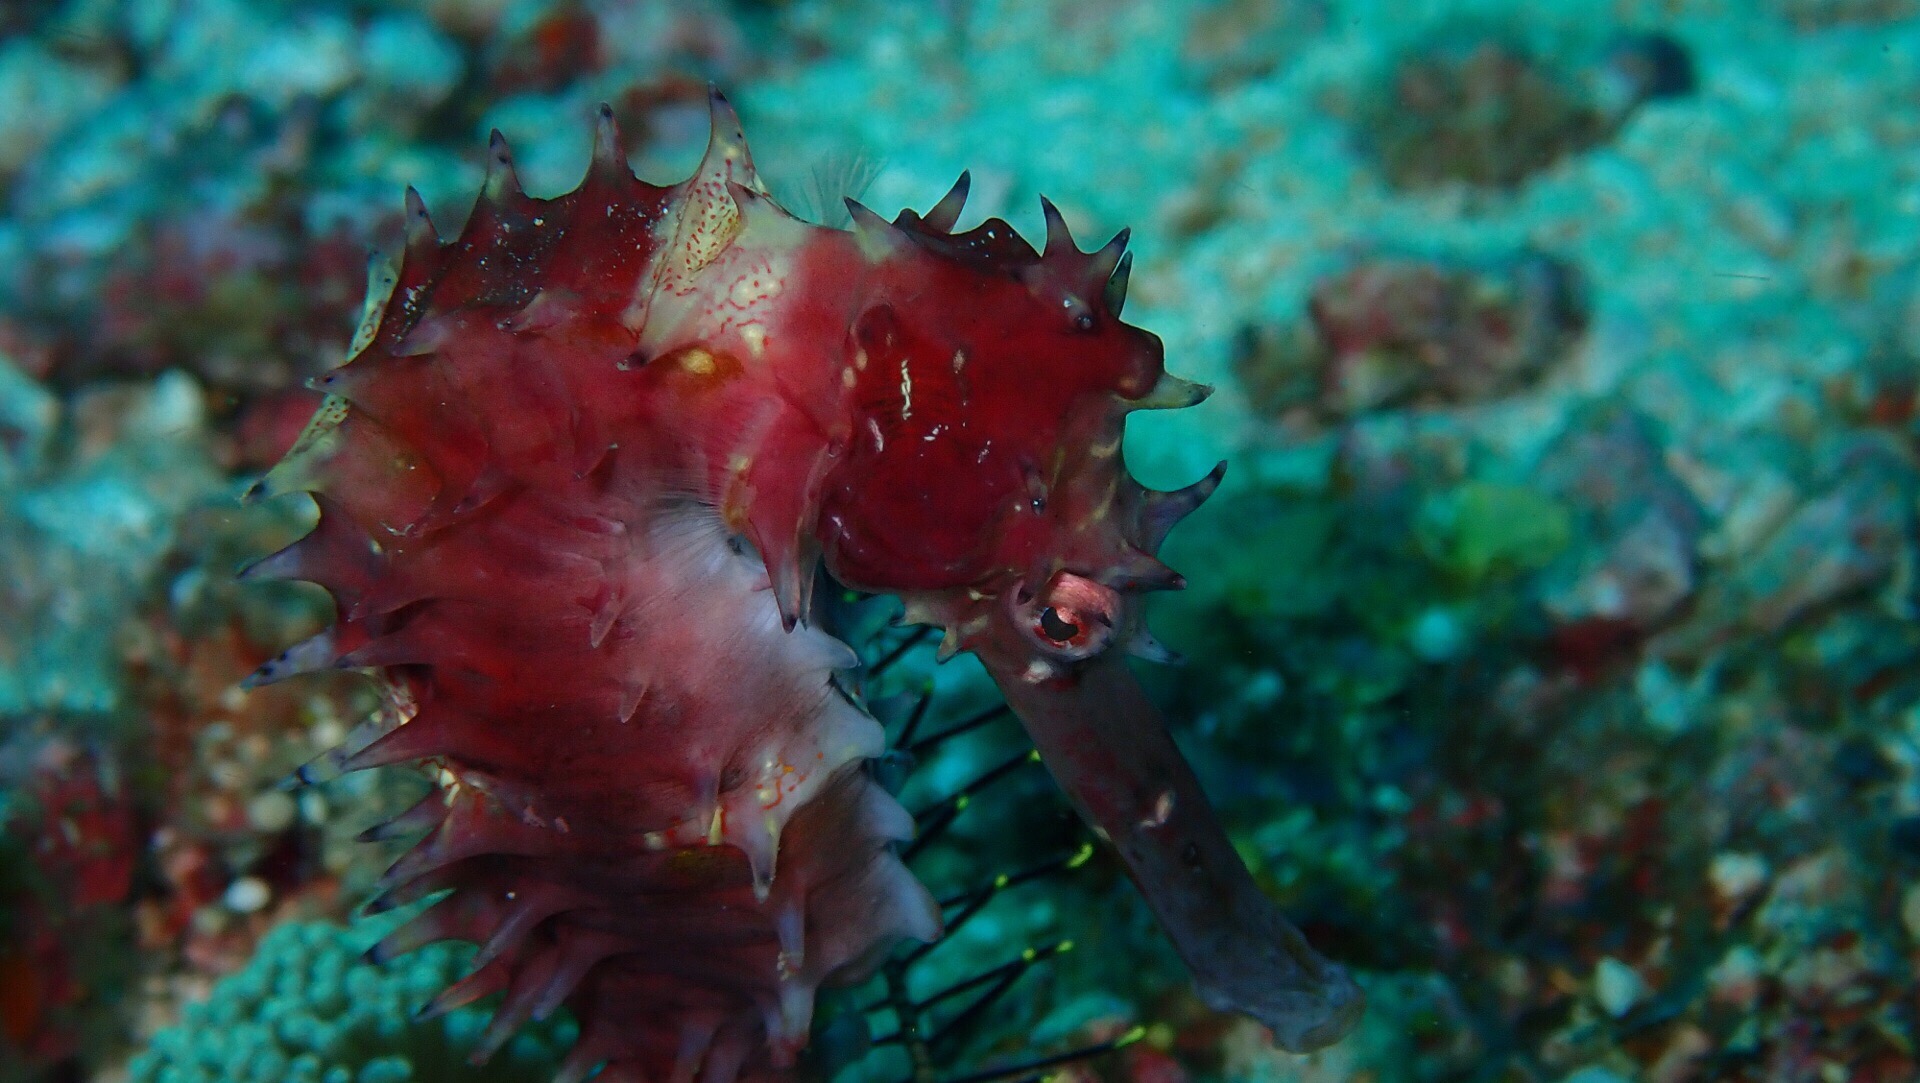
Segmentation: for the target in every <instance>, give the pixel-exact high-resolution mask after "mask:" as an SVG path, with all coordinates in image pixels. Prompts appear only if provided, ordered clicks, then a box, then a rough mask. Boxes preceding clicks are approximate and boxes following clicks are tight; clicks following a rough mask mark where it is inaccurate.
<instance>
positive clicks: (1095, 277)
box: [1087, 227, 1133, 292]
mask: <svg viewBox="0 0 1920 1083" xmlns="http://www.w3.org/2000/svg"><path fill="white" fill-rule="evenodd" d="M1131 236H1133V230H1131V229H1129V228H1125V227H1122V228H1121V230H1120V232H1118V233H1116V234H1114V235H1113V239H1112V240H1110V241H1108V242H1107V243H1106V244H1104V245H1101V246H1100V250H1099V251H1098V252H1095V253H1094V254H1093V255H1091V256H1089V257H1087V281H1088V283H1089V284H1091V285H1102V286H1103V285H1106V284H1107V283H1108V282H1109V281H1111V280H1112V278H1113V272H1114V269H1115V268H1117V267H1119V266H1120V260H1121V259H1122V258H1123V257H1124V256H1125V255H1126V251H1127V238H1129V237H1131ZM1125 288H1126V287H1125V284H1124V283H1123V284H1122V286H1121V289H1122V291H1123V292H1124V290H1125Z"/></svg>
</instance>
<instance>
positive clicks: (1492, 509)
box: [1414, 481, 1573, 583]
mask: <svg viewBox="0 0 1920 1083" xmlns="http://www.w3.org/2000/svg"><path fill="white" fill-rule="evenodd" d="M1414 537H1415V540H1416V542H1417V543H1418V544H1419V546H1420V550H1421V552H1423V553H1424V554H1426V557H1427V559H1428V560H1431V561H1432V562H1433V563H1434V564H1436V565H1438V566H1440V567H1441V568H1443V569H1445V570H1447V571H1449V572H1451V573H1453V574H1455V575H1457V576H1460V577H1461V578H1463V579H1466V580H1467V581H1469V582H1472V583H1480V582H1484V581H1486V580H1488V579H1494V578H1506V577H1508V576H1512V575H1518V574H1523V573H1525V572H1530V571H1534V570H1536V569H1538V568H1542V567H1545V566H1546V565H1547V564H1548V563H1549V562H1551V561H1552V560H1553V558H1554V557H1556V556H1558V555H1560V552H1561V551H1562V550H1564V549H1565V548H1566V547H1567V545H1568V543H1569V542H1571V541H1572V540H1573V518H1572V516H1571V515H1570V514H1569V513H1568V511H1567V509H1566V508H1565V507H1564V506H1563V505H1561V504H1560V503H1559V502H1558V501H1555V500H1553V499H1552V498H1550V497H1547V496H1544V495H1542V494H1540V493H1537V492H1535V491H1533V490H1532V489H1528V488H1525V487H1524V486H1519V485H1503V484H1499V483H1496V482H1486V481H1470V482H1468V483H1466V484H1465V485H1462V486H1460V487H1459V488H1457V489H1453V490H1450V491H1448V492H1444V493H1439V494H1436V495H1434V496H1432V497H1429V498H1428V499H1427V500H1425V501H1424V502H1422V504H1421V505H1420V511H1419V514H1418V515H1417V516H1416V517H1415V519H1414Z"/></svg>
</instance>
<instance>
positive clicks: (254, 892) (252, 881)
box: [224, 876, 273, 914]
mask: <svg viewBox="0 0 1920 1083" xmlns="http://www.w3.org/2000/svg"><path fill="white" fill-rule="evenodd" d="M272 899H273V889H271V888H269V887H267V883H266V881H265V880H262V879H260V878H259V877H257V876H242V877H241V878H240V879H238V880H235V881H234V882H233V883H232V884H231V885H230V886H229V887H228V888H227V895H226V898H225V900H224V901H225V902H226V904H227V909H229V910H231V911H233V912H234V913H236V914H251V913H254V912H255V911H257V910H260V909H261V908H263V907H265V906H266V905H267V903H268V902H269V901H271V900H272Z"/></svg>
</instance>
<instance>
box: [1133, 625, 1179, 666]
mask: <svg viewBox="0 0 1920 1083" xmlns="http://www.w3.org/2000/svg"><path fill="white" fill-rule="evenodd" d="M1127 653H1128V654H1131V655H1133V656H1134V657H1135V658H1144V659H1146V660H1147V661H1149V662H1158V663H1160V664H1161V665H1163V666H1177V665H1179V664H1180V663H1182V662H1184V661H1186V658H1185V657H1184V656H1183V655H1181V653H1180V652H1179V651H1176V650H1173V649H1172V648H1170V647H1168V646H1167V645H1166V644H1165V643H1162V642H1160V641H1159V640H1157V639H1155V638H1153V633H1152V632H1149V631H1147V630H1146V629H1145V628H1142V629H1140V630H1139V631H1137V632H1135V633H1133V635H1131V636H1129V637H1128V638H1127Z"/></svg>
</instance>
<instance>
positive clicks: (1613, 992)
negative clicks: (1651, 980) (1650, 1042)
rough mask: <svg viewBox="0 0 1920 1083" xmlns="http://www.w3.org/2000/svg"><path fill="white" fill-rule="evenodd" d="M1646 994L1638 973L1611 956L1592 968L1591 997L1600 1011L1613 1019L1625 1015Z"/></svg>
mask: <svg viewBox="0 0 1920 1083" xmlns="http://www.w3.org/2000/svg"><path fill="white" fill-rule="evenodd" d="M1647 993H1648V989H1647V983H1646V980H1645V979H1643V978H1642V977H1640V972H1639V971H1637V970H1635V969H1634V968H1632V967H1630V966H1628V965H1627V964H1625V963H1623V962H1621V961H1620V960H1618V959H1615V958H1613V957H1612V956H1607V957H1605V958H1603V959H1601V960H1600V962H1599V965H1597V966H1595V967H1594V968H1593V996H1594V999H1595V1000H1598V1001H1599V1002H1600V1007H1601V1010H1603V1011H1605V1012H1606V1013H1607V1014H1608V1015H1611V1016H1613V1017H1614V1018H1615V1019H1618V1018H1620V1017H1621V1016H1623V1015H1625V1014H1627V1012H1628V1011H1630V1010H1631V1009H1632V1008H1633V1006H1634V1005H1635V1004H1638V1003H1640V1001H1641V1000H1642V999H1644V998H1645V997H1646V995H1647Z"/></svg>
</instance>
